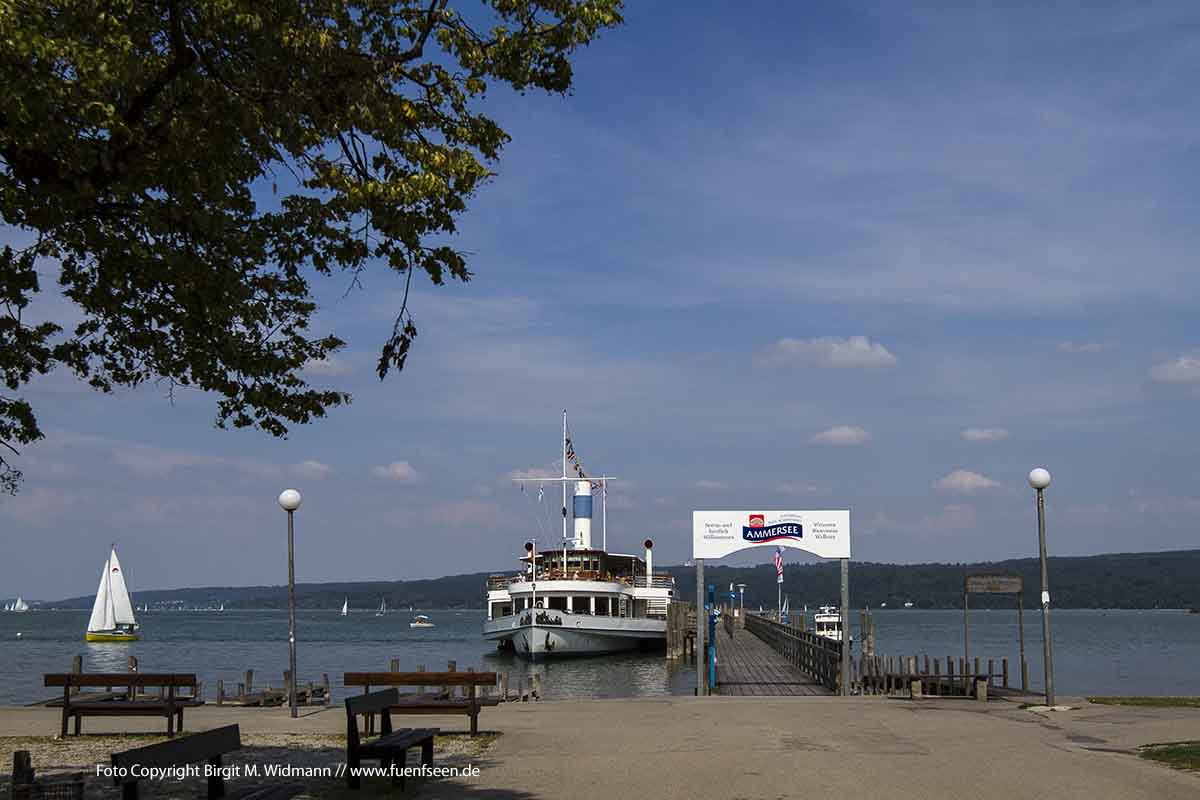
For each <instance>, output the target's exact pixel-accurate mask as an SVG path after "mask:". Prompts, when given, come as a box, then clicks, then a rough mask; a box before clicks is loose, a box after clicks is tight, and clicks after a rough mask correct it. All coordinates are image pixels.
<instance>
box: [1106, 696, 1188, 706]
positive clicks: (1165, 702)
mask: <svg viewBox="0 0 1200 800" xmlns="http://www.w3.org/2000/svg"><path fill="white" fill-rule="evenodd" d="M1088 702H1089V703H1097V704H1099V705H1102V706H1146V707H1150V708H1200V697H1089V698H1088Z"/></svg>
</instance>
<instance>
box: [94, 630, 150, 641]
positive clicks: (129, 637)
mask: <svg viewBox="0 0 1200 800" xmlns="http://www.w3.org/2000/svg"><path fill="white" fill-rule="evenodd" d="M83 638H84V641H86V642H136V641H138V640H139V639H141V638H142V635H141V634H140V633H107V632H104V631H88V632H87V633H86V634H84V637H83Z"/></svg>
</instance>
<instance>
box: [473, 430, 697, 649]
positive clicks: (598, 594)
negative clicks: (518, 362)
mask: <svg viewBox="0 0 1200 800" xmlns="http://www.w3.org/2000/svg"><path fill="white" fill-rule="evenodd" d="M562 453H563V460H562V476H561V477H558V478H517V479H515V480H518V481H522V482H529V481H532V482H534V483H539V484H541V483H561V485H562V509H561V516H562V542H561V545H560V546H553V545H552V546H550V547H546V548H545V549H542V548H539V547H538V546H537V543H536V541H529V542H526V543H525V553H524V555H523V556H522V557H521V559H520V560H521V568H520V571H519V572H517V573H516V574H515V575H513V574H509V575H492V576H490V577H489V578H488V581H487V620H486V621H485V622H484V624H483V636H484V638H485V639H488V640H489V641H493V642H496V644H497V646H498V647H499V648H500V650H502V651H506V652H513V653H515V654H517V655H518V656H522V657H524V658H529V659H541V658H545V657H551V656H553V657H558V656H581V655H599V654H603V653H614V652H620V651H624V650H633V649H637V648H639V647H662V646H663V644H664V643H665V642H666V637H667V609H668V608H669V607H670V605H671V603H672V602H673V601H674V594H675V579H674V578H673V577H672V576H671V575H669V574H659V575H655V574H654V568H653V561H652V555H651V548H652V547H653V546H654V545H653V542H651V541H650V540H649V539H647V540H646V541H645V548H646V550H645V553H646V555H645V559H642V558H641V557H640V556H638V555H627V554H621V553H610V552H608V548H607V546H606V545H607V541H606V540H607V536H608V535H607V531H606V530H605V531H604V532H603V534H602V535H603V537H604V538H603V539H602V545H601V546H600V547H594V546H593V544H592V493H593V491H595V490H596V489H597V488H599V489H601V490H602V495H601V503H602V506H601V514H602V519H604V517H605V516H606V515H605V514H604V505H603V504H605V503H606V502H607V497H608V491H607V485H608V481H609V480H611V478H609V477H607V476H597V477H589V476H588V474H587V473H586V472H585V471H584V469H583V466H582V465H581V464H580V461H579V456H578V455H577V454H576V452H575V447H574V445H573V444H572V443H571V439H570V437H569V435H568V432H567V418H566V413H565V412H564V413H563V441H562ZM569 468H570V469H571V470H572V471H573V472H574V474H573V475H572V474H569V473H568V469H569ZM568 488H570V489H572V490H573V495H574V496H573V505H572V508H573V511H574V514H573V516H574V522H575V530H574V534H575V535H574V536H573V537H570V536H568V530H567V490H568ZM530 494H531V495H532V493H530ZM545 499H546V498H545V492H544V490H543V489H542V488H540V487H539V489H538V492H537V502H538V503H539V504H541V503H543V501H544V500H545ZM553 515H554V516H556V517H557V516H559V510H558V509H555V510H554V512H553ZM543 535H545V534H543Z"/></svg>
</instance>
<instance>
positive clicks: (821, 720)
mask: <svg viewBox="0 0 1200 800" xmlns="http://www.w3.org/2000/svg"><path fill="white" fill-rule="evenodd" d="M1065 702H1066V703H1068V704H1069V705H1072V706H1075V707H1074V708H1073V709H1072V710H1069V711H1055V712H1049V711H1041V712H1039V711H1032V710H1027V709H1022V708H1020V707H1019V706H1018V705H1016V704H1015V703H1009V702H993V703H988V704H980V703H975V702H971V701H965V700H925V701H916V702H914V701H908V700H899V699H885V698H876V697H871V698H850V699H842V698H835V697H831V698H784V697H779V698H733V697H727V698H721V697H713V698H703V699H696V698H687V697H681V698H671V699H636V700H595V701H562V702H542V703H527V704H509V705H505V706H500V707H498V708H492V709H487V710H485V711H484V713H483V715H482V717H481V727H482V729H484V730H485V731H489V732H493V733H495V734H497V735H495V736H485V737H482V738H481V739H478V740H471V739H470V738H469V737H466V736H463V735H449V736H443V737H441V738H439V739H438V745H437V755H436V761H437V762H438V763H439V764H448V765H465V764H467V763H471V764H474V765H477V766H478V767H479V769H480V771H481V774H480V775H479V777H475V778H456V779H437V780H433V779H431V780H426V781H417V782H414V783H412V784H410V787H409V789H408V791H407V793H406V794H407V795H409V796H413V795H416V796H419V797H429V798H463V797H495V798H511V799H512V800H520V799H522V798H558V797H569V798H597V799H598V800H599V799H600V798H603V800H612V798H613V797H615V796H620V795H626V794H630V793H633V794H636V795H639V796H646V797H653V798H655V800H660V798H700V797H714V798H734V797H736V798H759V797H761V798H780V797H847V796H848V797H851V798H853V797H856V796H865V797H887V798H888V799H889V800H904V799H905V798H913V799H914V800H916V799H917V798H921V800H925V799H926V798H939V797H955V798H963V797H967V798H997V800H1015V799H1016V798H1047V800H1049V799H1050V798H1053V799H1054V800H1072V799H1073V798H1078V800H1098V798H1143V797H1154V798H1156V800H1172V798H1196V797H1200V775H1195V774H1190V773H1183V772H1178V771H1174V770H1171V769H1168V768H1166V767H1163V766H1160V765H1158V764H1154V763H1151V762H1148V761H1145V760H1142V759H1139V758H1138V757H1137V755H1136V752H1137V748H1138V747H1140V746H1142V745H1147V744H1152V743H1158V742H1170V741H1185V740H1200V709H1196V708H1190V709H1189V708H1131V707H1122V706H1100V705H1091V704H1088V703H1086V701H1083V700H1067V701H1065ZM464 722H465V718H463V717H446V718H442V717H422V718H419V719H418V718H410V719H407V720H404V721H403V723H404V724H406V725H413V726H422V727H424V726H429V727H439V728H442V729H443V730H444V731H448V732H455V731H457V732H463V731H464ZM158 723H159V721H158V720H153V719H120V718H115V719H105V718H92V719H86V720H84V732H85V735H84V736H83V737H81V738H80V739H78V740H76V739H75V738H74V737H68V739H67V740H66V741H62V740H56V739H55V738H54V736H55V735H56V734H57V732H58V713H57V712H56V711H55V710H54V709H42V708H2V709H0V745H3V749H4V750H5V751H6V756H5V757H6V758H8V757H9V756H8V755H7V753H9V752H11V751H12V750H15V749H28V750H31V751H32V752H33V758H34V765H35V768H37V769H38V770H39V773H48V772H51V771H59V772H61V771H70V770H81V769H82V770H88V771H91V772H92V773H94V769H95V767H94V765H95V763H97V762H106V761H107V758H108V753H110V752H112V751H114V750H120V749H126V748H128V747H135V746H139V745H141V744H145V743H148V742H150V741H155V740H157V738H159V737H157V736H149V737H148V736H135V737H130V736H128V735H127V734H128V732H129V731H156V730H161V729H160V728H159V726H158ZM231 723H237V724H239V725H240V726H241V729H242V732H243V740H244V741H245V743H246V744H247V747H246V748H244V749H243V751H242V752H241V753H240V754H239V755H238V756H237V757H236V759H234V763H272V762H273V763H286V764H292V765H335V764H338V763H341V762H342V761H343V760H344V750H343V748H344V734H343V731H344V726H345V716H344V714H343V712H342V711H341V709H340V708H337V707H334V708H329V709H323V710H322V709H304V710H302V716H301V717H300V719H297V720H292V719H291V718H290V717H289V716H288V714H287V710H286V709H243V708H229V707H223V708H217V707H216V706H208V707H204V708H200V709H195V710H190V711H188V712H187V717H186V719H185V727H186V729H187V730H189V731H196V730H201V729H207V728H212V727H218V726H220V725H227V724H231ZM5 782H6V781H5ZM306 783H307V785H308V792H309V794H308V796H310V797H346V796H362V797H369V796H374V795H376V794H379V793H386V792H389V791H390V787H389V786H388V784H387V782H386V780H383V779H377V780H375V781H374V782H370V781H368V784H367V788H366V790H365V791H363V792H361V793H358V794H357V795H354V794H350V793H347V792H346V791H345V790H343V789H342V788H341V783H340V782H339V781H337V780H334V779H320V778H318V779H313V780H310V781H307V782H306ZM237 785H239V784H236V782H235V783H233V784H232V787H233V788H237ZM150 788H151V790H152V792H148V793H147V795H146V796H147V797H202V796H203V794H204V782H203V780H199V779H193V780H191V781H188V782H185V783H184V784H159V785H156V786H154V787H150ZM88 796H89V797H95V798H99V797H105V798H107V797H117V796H118V793H117V792H116V791H115V790H114V789H113V788H112V787H111V784H110V783H108V782H106V781H103V780H101V779H99V778H96V777H89V779H88Z"/></svg>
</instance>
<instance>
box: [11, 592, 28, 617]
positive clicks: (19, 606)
mask: <svg viewBox="0 0 1200 800" xmlns="http://www.w3.org/2000/svg"><path fill="white" fill-rule="evenodd" d="M12 610H13V611H16V612H17V613H18V614H19V613H21V612H23V611H28V610H29V604H28V603H26V602H25V601H24V600H22V599H21V596H20V595H17V600H16V602H14V603H13V606H12Z"/></svg>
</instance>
